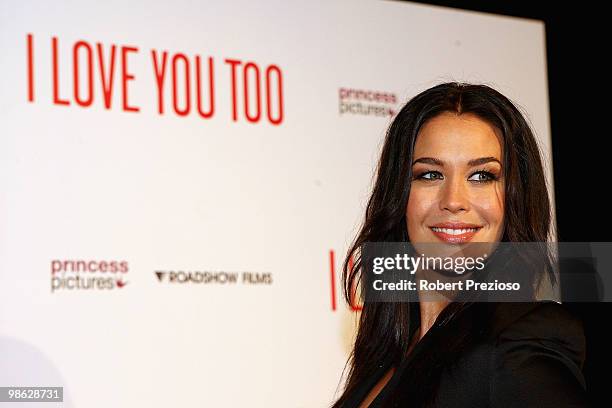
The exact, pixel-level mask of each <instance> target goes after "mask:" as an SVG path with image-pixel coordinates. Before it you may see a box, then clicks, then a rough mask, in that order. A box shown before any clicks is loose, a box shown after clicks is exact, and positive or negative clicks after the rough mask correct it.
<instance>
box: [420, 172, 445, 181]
mask: <svg viewBox="0 0 612 408" xmlns="http://www.w3.org/2000/svg"><path fill="white" fill-rule="evenodd" d="M419 178H420V179H423V180H441V179H442V178H443V177H442V173H440V172H439V171H427V172H425V173H421V175H420V176H419Z"/></svg>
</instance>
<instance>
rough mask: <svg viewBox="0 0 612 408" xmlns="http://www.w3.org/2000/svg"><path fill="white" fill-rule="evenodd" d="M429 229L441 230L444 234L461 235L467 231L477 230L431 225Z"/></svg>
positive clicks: (475, 229) (473, 230)
mask: <svg viewBox="0 0 612 408" xmlns="http://www.w3.org/2000/svg"><path fill="white" fill-rule="evenodd" d="M431 229H432V230H434V231H436V232H443V233H444V234H449V235H462V234H465V233H468V232H476V231H477V230H478V228H463V229H451V228H435V227H432V228H431Z"/></svg>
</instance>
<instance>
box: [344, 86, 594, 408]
mask: <svg viewBox="0 0 612 408" xmlns="http://www.w3.org/2000/svg"><path fill="white" fill-rule="evenodd" d="M550 226H551V214H550V202H549V196H548V191H547V188H546V181H545V177H544V171H543V166H542V160H541V157H540V152H539V149H538V146H537V143H536V140H535V138H534V135H533V132H532V130H531V129H530V127H529V125H528V124H527V122H526V120H525V118H524V117H523V115H522V114H521V113H520V111H519V110H518V109H517V108H516V107H515V105H514V104H513V103H512V102H511V101H510V100H509V99H508V98H506V97H505V96H504V95H502V94H501V93H499V92H498V91H496V90H494V89H492V88H490V87H488V86H485V85H472V84H461V83H445V84H441V85H438V86H435V87H433V88H431V89H428V90H426V91H424V92H422V93H420V94H418V95H417V96H415V97H414V98H412V99H411V100H410V101H408V103H407V104H406V105H405V106H404V107H403V108H402V109H401V110H400V112H399V113H398V114H397V116H396V117H395V119H394V120H393V122H392V123H391V126H390V127H389V130H388V132H387V135H386V138H385V143H384V146H383V149H382V154H381V157H380V160H379V164H378V171H377V176H376V182H375V184H374V188H373V191H372V195H371V197H370V199H369V201H368V205H367V209H366V214H365V220H364V223H363V226H362V227H361V230H360V232H359V234H358V235H357V237H356V239H355V241H354V242H353V245H352V246H351V248H350V250H349V252H348V254H347V257H346V259H345V262H344V267H343V281H344V296H345V298H346V300H347V302H348V301H349V300H350V299H351V294H352V293H354V288H355V287H357V285H358V284H360V283H362V282H363V281H364V280H363V279H362V278H363V276H362V262H361V253H360V249H361V246H362V245H363V244H364V243H367V242H410V243H411V244H417V245H418V244H421V243H434V244H435V243H438V244H440V245H446V246H448V245H463V244H468V243H475V242H483V243H488V244H493V245H494V246H497V243H499V242H513V243H515V242H516V243H522V242H528V243H545V242H547V241H549V238H550ZM415 246H416V245H415ZM544 247H546V248H547V247H548V246H546V245H544ZM500 251H501V250H498V251H497V255H496V256H495V254H494V256H493V258H496V259H497V260H498V261H499V260H503V261H505V260H506V256H507V255H508V254H509V253H507V252H503V255H500V253H502V252H500ZM521 255H523V256H525V255H526V254H525V253H523V254H521ZM544 255H545V257H544V259H545V260H547V259H549V258H548V256H549V253H548V252H546V253H545V254H544ZM519 258H520V257H519ZM353 259H355V260H356V261H355V262H352V260H353ZM547 262H548V261H545V262H544V263H542V264H539V263H538V264H536V265H535V267H533V265H531V264H529V263H520V264H519V266H521V268H519V269H518V270H519V271H521V272H520V274H521V277H520V278H521V279H520V281H521V284H524V285H527V286H528V287H531V288H537V287H538V286H539V285H540V284H542V283H543V282H546V281H547V282H549V283H550V284H552V285H554V284H555V276H554V273H553V269H552V268H551V267H550V264H548V263H547ZM502 263H503V262H502ZM490 265H497V266H499V265H500V264H499V263H497V264H496V263H491V264H490ZM522 266H524V267H522ZM493 270H494V269H492V268H491V267H490V266H489V267H488V268H485V270H484V271H483V272H484V273H485V274H486V275H487V276H488V277H490V278H492V277H493V275H492V271H493ZM515 270H517V269H515ZM421 272H423V271H422V270H417V271H416V275H417V276H419V274H420V273H421ZM425 272H426V271H425ZM359 293H361V294H362V295H363V293H364V291H363V290H362V291H360V292H359ZM529 293H530V294H531V293H532V292H531V291H530V292H529ZM535 293H536V291H535V290H534V291H533V296H531V295H530V296H529V297H528V299H529V301H528V302H520V303H519V302H512V301H509V302H488V301H486V298H485V297H483V298H478V297H475V298H458V297H454V298H451V300H449V299H448V298H447V299H445V300H435V301H430V300H429V299H425V296H424V293H420V294H419V292H417V296H416V297H417V298H416V300H415V301H411V302H406V301H397V302H367V301H364V298H363V296H362V299H361V300H362V303H363V308H362V311H361V316H360V321H359V326H358V332H357V337H356V339H355V343H354V346H353V350H352V353H351V355H350V358H349V361H348V367H349V372H348V376H347V378H346V382H345V387H344V390H343V393H342V395H341V396H340V398H339V399H338V400H337V401H336V402H335V403H334V405H333V407H334V408H340V407H342V408H353V407H354V408H357V407H359V408H365V407H379V408H380V407H453V408H461V407H470V408H475V407H536V406H537V407H557V408H558V407H570V406H571V407H583V406H587V402H586V396H585V395H586V394H585V389H586V385H585V381H584V377H583V375H582V372H581V369H582V365H583V361H584V356H585V349H584V344H585V339H584V332H583V329H582V324H581V322H580V321H579V320H578V319H576V318H575V317H574V316H573V315H571V314H570V313H569V312H568V311H566V310H565V308H564V307H563V306H561V305H560V304H558V303H556V302H552V301H538V299H537V298H536V296H535Z"/></svg>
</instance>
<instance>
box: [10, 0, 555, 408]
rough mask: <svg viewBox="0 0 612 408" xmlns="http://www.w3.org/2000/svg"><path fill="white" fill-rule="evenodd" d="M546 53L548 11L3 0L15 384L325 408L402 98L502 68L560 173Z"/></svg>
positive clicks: (91, 403) (75, 397) (163, 402)
mask: <svg viewBox="0 0 612 408" xmlns="http://www.w3.org/2000/svg"><path fill="white" fill-rule="evenodd" d="M545 52H546V51H545V37H544V25H543V24H542V23H541V22H538V21H532V20H523V19H516V18H508V17H500V16H493V15H487V14H482V13H472V12H464V11H458V10H452V9H446V8H438V7H430V6H423V5H416V4H411V3H403V2H392V1H321V2H301V1H296V2H287V1H257V2H255V1H232V2H223V1H200V2H195V1H186V0H178V1H172V2H170V1H129V2H124V1H122V2H119V1H104V2H94V1H80V2H73V1H65V0H58V1H54V2H49V1H16V0H15V1H12V0H0V352H1V358H0V361H1V362H0V364H1V369H0V386H39V387H63V400H64V401H63V403H47V404H48V405H49V406H62V407H79V408H80V407H83V408H96V407H100V408H102V407H104V408H106V407H111V406H112V407H138V406H147V407H160V408H161V407H168V406H175V407H246V406H249V407H279V408H281V407H282V408H286V407H304V408H310V407H325V406H329V405H330V404H331V402H332V401H333V400H334V398H335V397H336V396H337V394H336V393H337V391H338V390H339V389H340V388H341V386H342V382H341V374H342V370H343V368H344V364H345V362H346V359H347V357H348V353H349V352H350V347H351V341H352V339H353V336H354V333H355V322H356V319H357V318H358V314H359V310H358V309H359V308H358V306H355V307H349V306H347V305H345V303H344V302H343V300H342V297H341V289H340V279H339V278H340V274H341V264H342V261H343V259H344V255H345V253H346V250H347V248H348V245H349V244H350V242H351V240H352V239H353V236H354V234H355V232H356V231H357V228H358V226H359V224H360V222H361V220H362V217H363V213H364V208H365V204H366V201H367V198H368V193H369V191H370V188H371V183H372V177H373V170H374V166H375V164H376V160H377V158H378V154H379V151H380V147H381V144H382V140H383V137H384V132H385V129H386V127H387V126H388V125H389V123H390V121H391V119H392V118H393V116H394V113H395V112H396V111H397V110H398V109H399V107H401V105H402V104H403V103H405V102H406V100H407V99H408V98H410V97H411V96H414V95H415V94H417V93H418V92H420V91H422V90H424V89H426V88H429V87H431V86H433V85H436V84H438V83H440V82H444V81H449V80H458V81H471V82H478V83H486V84H489V85H491V86H493V87H495V88H497V89H498V90H500V91H501V92H502V93H504V94H506V95H507V96H509V97H510V98H512V99H513V100H514V101H515V102H516V103H517V104H519V105H520V106H521V108H522V109H523V110H524V111H525V112H526V114H527V116H528V117H529V119H530V121H531V123H532V125H533V127H534V129H535V131H536V133H537V136H538V138H539V142H540V144H541V146H542V149H543V151H544V153H545V155H546V159H547V164H548V165H549V168H548V172H549V173H548V174H549V181H550V182H551V183H552V174H551V173H550V131H549V116H548V100H547V78H546V63H545V61H546V57H545ZM19 406H22V407H26V406H28V404H22V405H19ZM31 406H37V405H36V404H32V405H31Z"/></svg>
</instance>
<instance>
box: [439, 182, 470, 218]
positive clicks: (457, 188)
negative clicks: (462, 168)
mask: <svg viewBox="0 0 612 408" xmlns="http://www.w3.org/2000/svg"><path fill="white" fill-rule="evenodd" d="M467 187H468V186H467V185H466V182H465V181H464V180H462V179H461V177H453V178H449V179H447V180H446V181H445V182H444V184H443V185H442V191H441V197H440V209H441V210H443V211H450V212H452V213H456V212H459V211H468V210H469V197H468V191H467Z"/></svg>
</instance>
